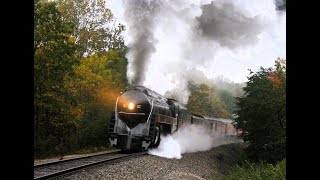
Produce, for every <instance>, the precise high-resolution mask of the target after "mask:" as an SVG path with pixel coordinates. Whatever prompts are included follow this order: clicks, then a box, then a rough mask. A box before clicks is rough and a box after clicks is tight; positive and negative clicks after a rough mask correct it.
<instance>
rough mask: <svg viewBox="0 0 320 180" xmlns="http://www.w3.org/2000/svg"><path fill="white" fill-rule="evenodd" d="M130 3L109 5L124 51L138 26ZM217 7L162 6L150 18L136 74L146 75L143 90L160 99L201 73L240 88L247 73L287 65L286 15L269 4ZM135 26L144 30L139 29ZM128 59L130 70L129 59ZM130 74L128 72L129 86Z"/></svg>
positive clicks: (231, 1) (248, 0) (179, 1)
mask: <svg viewBox="0 0 320 180" xmlns="http://www.w3.org/2000/svg"><path fill="white" fill-rule="evenodd" d="M129 1H130V3H131V6H132V4H134V3H132V2H138V1H139V0H128V1H127V2H126V1H122V0H109V1H107V6H108V8H110V9H111V11H112V13H113V14H114V16H115V18H116V19H117V21H118V22H120V23H122V24H124V25H125V26H126V32H125V33H124V37H125V43H126V45H130V44H135V41H137V40H136V39H135V37H133V36H136V32H135V33H133V32H134V31H133V30H132V29H133V28H134V27H135V26H136V25H137V24H135V23H139V20H138V19H136V20H133V21H132V19H134V18H135V17H136V16H135V14H132V13H135V11H133V10H130V11H132V12H130V13H131V15H130V16H131V17H130V18H128V17H125V16H126V15H125V11H126V10H127V11H128V8H132V7H130V3H128V2H129ZM142 1H146V0H142ZM158 1H159V0H158ZM160 1H161V0H160ZM216 1H219V3H218V2H216ZM216 1H215V2H213V3H212V4H210V3H211V1H209V0H189V1H187V0H184V1H183V0H174V1H173V0H172V2H171V1H170V0H163V1H162V2H164V3H163V4H162V5H161V8H160V10H159V11H157V14H154V17H153V12H152V13H151V16H152V17H151V20H152V21H154V22H152V29H151V33H152V34H151V36H152V38H153V40H154V43H152V46H153V50H152V51H149V52H148V53H149V54H148V56H145V58H146V62H145V69H143V68H142V69H141V70H140V71H145V72H144V75H143V76H144V77H143V78H142V79H143V80H141V82H142V85H145V86H147V87H149V88H151V89H153V90H155V91H157V92H159V93H160V94H164V93H165V92H166V91H168V90H171V89H173V88H177V87H178V86H180V85H181V83H179V79H181V78H182V77H184V78H185V77H186V76H188V77H190V76H193V75H195V76H199V75H198V74H199V72H200V74H201V75H204V76H206V78H209V79H210V78H214V77H216V76H221V77H224V78H225V79H227V80H229V81H233V82H235V83H241V82H245V81H247V78H246V77H247V76H248V75H249V71H248V69H251V70H253V71H258V70H259V68H260V67H261V66H262V67H272V66H273V65H274V61H275V59H276V58H277V57H281V58H284V59H286V10H285V9H284V10H283V9H282V10H277V9H276V6H275V3H274V1H273V0H216ZM204 5H205V6H204ZM201 7H202V8H201ZM146 9H147V8H146ZM149 15H150V14H149ZM127 16H128V13H127ZM210 16H215V19H214V21H213V20H212V21H209V20H210ZM130 19H131V20H130ZM208 19H209V20H208ZM207 21H208V22H207ZM213 22H214V24H210V23H213ZM139 26H141V28H142V29H143V27H142V26H143V24H142V25H139ZM139 26H138V27H139ZM130 28H131V29H130ZM144 31H148V29H146V30H144ZM200 31H201V33H200V34H201V35H199V32H200ZM195 34H196V35H195ZM142 43H143V42H142ZM148 46H150V45H148ZM128 58H129V63H131V64H133V63H134V61H135V59H134V57H133V55H132V56H128ZM136 61H137V60H136ZM139 66H140V65H139ZM133 68H134V67H133V66H129V68H128V71H129V72H128V76H129V77H128V78H129V80H130V79H133V78H132V76H133V75H132V73H134V72H131V71H133V70H132V69H133ZM193 70H195V71H193ZM130 73H131V74H130ZM135 73H138V72H135ZM195 73H198V74H195ZM189 79H190V78H189Z"/></svg>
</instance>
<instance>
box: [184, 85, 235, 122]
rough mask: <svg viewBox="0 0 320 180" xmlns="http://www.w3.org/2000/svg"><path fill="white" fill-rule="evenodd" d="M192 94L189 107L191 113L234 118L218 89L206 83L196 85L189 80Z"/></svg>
mask: <svg viewBox="0 0 320 180" xmlns="http://www.w3.org/2000/svg"><path fill="white" fill-rule="evenodd" d="M188 86H189V90H190V92H191V93H190V96H189V99H188V104H187V108H188V109H189V111H190V112H191V113H195V114H202V115H211V116H214V117H219V118H232V116H231V114H230V113H228V112H227V110H226V108H225V106H224V105H223V104H222V103H221V101H220V100H219V99H218V97H217V93H216V90H215V89H214V88H212V87H211V88H210V87H209V86H208V85H206V84H200V85H195V84H193V83H192V82H189V85H188Z"/></svg>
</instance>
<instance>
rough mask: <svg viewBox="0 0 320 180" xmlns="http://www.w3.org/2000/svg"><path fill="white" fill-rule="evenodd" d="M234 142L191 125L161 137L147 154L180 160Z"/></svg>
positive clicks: (201, 127)
mask: <svg viewBox="0 0 320 180" xmlns="http://www.w3.org/2000/svg"><path fill="white" fill-rule="evenodd" d="M234 142H237V140H235V139H231V138H227V137H226V136H224V135H219V134H215V132H209V131H208V130H207V129H206V128H204V127H203V126H199V125H194V124H193V125H190V126H185V127H182V128H181V129H179V130H178V131H177V132H176V133H174V134H172V135H167V136H161V142H160V145H159V146H158V147H157V148H156V149H151V150H149V152H148V153H149V154H151V155H155V156H160V157H165V158H169V159H173V158H175V159H181V158H182V154H184V153H192V152H198V151H207V150H209V149H211V148H213V147H216V146H219V145H222V144H229V143H234Z"/></svg>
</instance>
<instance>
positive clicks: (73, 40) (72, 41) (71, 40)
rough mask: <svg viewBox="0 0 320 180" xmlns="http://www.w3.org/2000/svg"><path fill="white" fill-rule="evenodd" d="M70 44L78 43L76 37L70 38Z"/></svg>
mask: <svg viewBox="0 0 320 180" xmlns="http://www.w3.org/2000/svg"><path fill="white" fill-rule="evenodd" d="M68 42H69V43H72V44H74V43H76V37H75V36H72V35H70V36H69V39H68Z"/></svg>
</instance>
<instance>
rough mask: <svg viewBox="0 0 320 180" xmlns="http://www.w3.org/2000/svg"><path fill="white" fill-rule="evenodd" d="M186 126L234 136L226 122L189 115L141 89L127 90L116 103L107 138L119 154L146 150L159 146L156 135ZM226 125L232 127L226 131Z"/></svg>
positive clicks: (175, 105)
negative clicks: (195, 125) (193, 125)
mask: <svg viewBox="0 0 320 180" xmlns="http://www.w3.org/2000/svg"><path fill="white" fill-rule="evenodd" d="M218 123H219V124H218ZM190 124H201V125H204V126H206V127H207V128H209V129H212V130H213V129H214V130H215V131H217V130H218V129H220V131H221V132H222V131H224V133H228V131H230V130H231V131H232V133H235V129H234V128H233V126H232V125H231V122H229V121H228V122H226V120H224V121H221V120H219V119H216V118H212V117H208V116H201V115H195V114H189V112H188V111H187V108H186V107H185V106H183V105H182V104H181V103H179V102H178V101H176V100H174V99H167V98H165V97H163V96H162V95H160V94H158V93H156V92H154V91H152V90H150V89H148V88H146V87H143V86H130V87H127V89H126V91H125V92H124V93H123V94H122V95H121V96H119V97H118V98H117V100H116V105H115V110H114V111H113V114H112V118H111V123H110V126H109V133H108V138H109V141H110V144H111V145H112V146H114V147H116V148H118V149H121V150H147V149H148V148H150V147H157V146H158V145H159V143H160V141H161V138H160V134H164V135H166V134H171V133H174V132H175V131H177V130H178V129H179V127H182V126H185V125H190ZM227 124H230V125H231V126H232V127H231V128H230V125H229V128H228V127H227ZM223 125H224V127H222V126H223Z"/></svg>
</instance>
